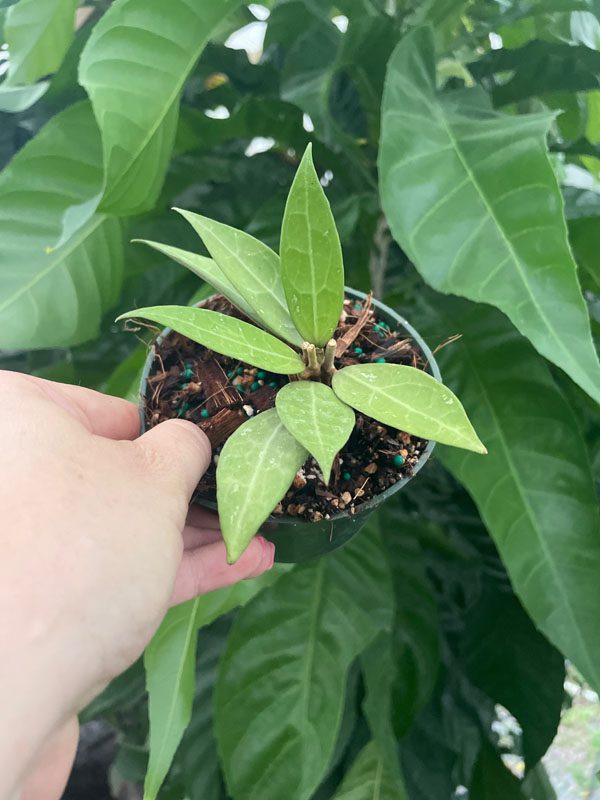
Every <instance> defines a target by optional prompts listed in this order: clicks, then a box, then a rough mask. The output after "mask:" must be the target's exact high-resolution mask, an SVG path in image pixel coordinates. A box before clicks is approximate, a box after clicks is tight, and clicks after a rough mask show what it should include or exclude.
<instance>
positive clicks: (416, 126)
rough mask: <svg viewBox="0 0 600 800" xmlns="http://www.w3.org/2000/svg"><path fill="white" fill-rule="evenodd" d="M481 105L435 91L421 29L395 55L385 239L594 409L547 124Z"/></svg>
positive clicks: (386, 145) (598, 370) (596, 388)
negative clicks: (554, 370) (499, 318)
mask: <svg viewBox="0 0 600 800" xmlns="http://www.w3.org/2000/svg"><path fill="white" fill-rule="evenodd" d="M469 96H470V95H469ZM477 97H478V95H476V96H475V98H474V99H471V100H468V101H467V100H466V99H465V94H464V93H461V92H459V93H449V94H437V93H436V90H435V69H434V50H433V42H432V35H431V32H430V31H429V30H428V29H420V30H417V31H415V32H413V33H411V34H409V35H408V36H406V37H405V38H404V39H403V40H402V42H401V43H400V44H399V45H398V47H397V48H396V51H395V53H394V55H393V57H392V59H391V61H390V64H389V67H388V75H387V81H386V90H385V93H384V99H383V119H382V144H381V150H380V162H379V167H380V176H381V194H382V200H383V206H384V209H385V212H386V215H387V218H388V220H389V224H390V228H391V230H392V233H393V235H394V237H395V239H396V240H397V241H398V243H399V244H400V245H401V247H402V248H403V250H405V252H406V253H407V254H408V255H409V257H410V259H411V260H412V261H413V262H414V264H415V265H416V267H417V269H418V270H419V271H420V272H421V274H422V275H423V277H424V278H425V279H426V280H427V281H428V282H429V283H430V284H431V285H432V286H434V287H435V288H436V289H439V290H440V291H442V292H446V293H453V294H460V295H464V296H465V297H468V298H469V299H471V300H477V301H481V302H485V303H490V304H492V305H495V306H498V308H500V309H501V310H502V311H504V313H505V314H506V315H507V316H508V317H509V318H510V319H511V320H512V321H513V322H514V324H515V325H516V326H517V328H518V329H519V330H520V331H521V332H522V333H523V334H524V335H525V336H527V337H528V338H529V339H530V340H531V342H532V343H533V344H534V346H535V347H536V348H537V350H538V351H539V352H540V353H542V355H544V356H546V357H547V358H548V359H550V360H551V361H553V362H554V363H555V364H557V365H558V366H560V367H561V368H562V369H564V370H565V372H566V373H567V374H568V375H570V377H571V378H573V380H574V381H575V382H576V383H578V384H579V385H580V386H581V387H582V388H583V389H584V390H585V391H586V392H588V393H589V394H590V396H591V397H593V398H594V399H596V400H600V367H599V365H598V359H597V357H596V353H595V351H594V348H593V346H592V341H591V336H590V329H589V320H588V317H587V312H586V308H585V303H584V301H583V297H582V295H581V290H580V288H579V284H578V281H577V276H576V271H575V264H574V262H573V258H572V256H571V253H570V250H569V247H568V243H567V238H566V228H565V223H564V219H563V214H562V202H561V197H560V193H559V190H558V186H557V183H556V178H555V176H554V173H553V170H552V168H551V166H550V163H549V161H548V157H547V154H546V150H545V134H546V128H547V126H548V123H549V119H550V118H549V117H547V116H540V115H528V116H511V117H509V116H501V115H496V114H493V113H491V112H489V113H486V112H485V109H483V110H482V109H481V107H480V108H479V109H478V110H477V109H475V106H474V103H475V100H477ZM424 175H427V176H429V177H428V179H427V180H424V179H423V176H424Z"/></svg>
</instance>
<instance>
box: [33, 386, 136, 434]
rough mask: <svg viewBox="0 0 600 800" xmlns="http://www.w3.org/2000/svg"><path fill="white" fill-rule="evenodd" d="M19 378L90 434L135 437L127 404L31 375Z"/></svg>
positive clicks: (133, 420) (130, 407)
mask: <svg viewBox="0 0 600 800" xmlns="http://www.w3.org/2000/svg"><path fill="white" fill-rule="evenodd" d="M20 378H23V379H25V380H26V381H28V382H29V383H30V384H31V385H32V386H34V387H35V388H36V390H37V391H40V392H42V393H43V394H44V395H45V396H46V397H47V398H48V399H50V400H52V402H53V403H55V404H56V405H58V406H60V407H61V408H63V409H64V410H65V411H67V412H68V413H69V414H71V416H73V417H75V419H77V420H78V421H79V422H80V423H81V424H82V425H83V426H84V427H85V428H87V430H88V431H90V433H94V434H96V435H97V436H104V437H105V438H107V439H135V437H136V436H137V435H138V434H139V431H140V419H139V416H138V410H137V408H136V406H134V405H133V403H129V402H128V401H127V400H122V399H121V398H119V397H110V396H109V395H106V394H101V393H100V392H95V391H93V389H85V388H84V387H83V386H69V385H68V384H64V383H54V382H53V381H47V380H44V379H43V378H34V377H32V376H31V375H23V376H20Z"/></svg>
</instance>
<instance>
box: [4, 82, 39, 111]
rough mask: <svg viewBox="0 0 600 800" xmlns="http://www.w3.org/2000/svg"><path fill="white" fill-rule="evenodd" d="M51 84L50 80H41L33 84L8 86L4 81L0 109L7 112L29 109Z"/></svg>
mask: <svg viewBox="0 0 600 800" xmlns="http://www.w3.org/2000/svg"><path fill="white" fill-rule="evenodd" d="M49 86H50V82H49V81H40V82H39V83H34V84H33V85H32V86H8V85H7V84H6V82H4V83H3V84H2V85H0V111H3V112H4V113H7V114H19V113H20V112H21V111H27V109H28V108H31V106H32V105H34V103H37V101H38V100H39V99H40V97H42V96H43V95H45V94H46V91H47V90H48V87H49Z"/></svg>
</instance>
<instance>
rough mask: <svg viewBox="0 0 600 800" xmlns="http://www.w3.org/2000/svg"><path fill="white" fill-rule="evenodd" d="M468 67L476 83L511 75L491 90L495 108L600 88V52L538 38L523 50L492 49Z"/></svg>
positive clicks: (520, 48) (521, 48)
mask: <svg viewBox="0 0 600 800" xmlns="http://www.w3.org/2000/svg"><path fill="white" fill-rule="evenodd" d="M468 68H469V70H470V72H471V74H472V75H473V76H474V77H475V78H476V79H477V80H482V79H484V78H493V77H494V76H495V75H496V74H497V73H511V77H510V79H509V80H508V81H504V82H501V83H497V82H495V85H494V88H493V89H492V99H493V101H494V105H495V106H504V105H508V104H509V103H517V102H520V101H521V100H526V99H528V98H530V97H535V96H536V95H542V96H543V95H545V94H549V93H550V92H570V93H575V92H578V91H589V90H591V89H599V88H600V53H599V52H597V51H596V50H592V49H590V48H589V47H584V46H583V45H576V46H573V45H568V44H560V43H558V42H544V41H541V40H538V39H535V40H534V41H531V42H528V43H527V44H526V45H525V46H524V47H516V48H510V49H508V48H501V49H499V50H489V51H488V52H487V53H486V54H485V55H484V56H483V57H482V58H481V59H479V61H474V62H473V63H471V64H469V65H468Z"/></svg>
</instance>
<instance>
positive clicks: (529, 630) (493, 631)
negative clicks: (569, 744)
mask: <svg viewBox="0 0 600 800" xmlns="http://www.w3.org/2000/svg"><path fill="white" fill-rule="evenodd" d="M464 653H465V662H466V666H465V669H466V672H467V674H468V675H469V677H470V679H471V680H472V681H473V683H474V684H475V685H476V686H477V687H479V688H480V689H482V690H483V691H484V692H485V693H486V694H487V695H488V696H489V697H491V698H493V699H494V700H495V701H496V702H497V703H500V704H501V705H503V706H504V707H505V708H507V709H508V710H509V711H510V713H511V714H512V715H513V716H514V717H516V719H517V720H518V722H519V724H520V726H521V729H522V731H523V739H522V741H523V755H524V757H525V763H526V765H527V769H528V770H529V769H531V768H532V767H533V766H535V764H536V763H537V762H538V761H539V760H540V759H541V757H542V756H543V755H544V753H545V752H546V750H547V749H548V747H549V746H550V744H551V743H552V740H553V739H554V737H555V736H556V731H557V729H558V724H559V722H560V712H561V709H562V702H563V696H564V689H563V684H564V677H565V665H564V658H563V657H562V656H561V654H560V653H559V652H558V650H556V649H555V648H554V647H552V645H551V644H550V643H549V642H548V641H547V639H546V638H545V637H544V636H542V634H541V633H539V632H538V631H537V630H536V628H535V626H534V624H533V623H532V622H531V620H530V619H529V617H528V616H527V614H526V612H525V611H524V610H523V608H522V606H521V604H520V603H519V601H518V600H517V598H516V597H514V595H512V594H509V593H508V592H500V591H498V590H494V589H492V587H491V583H488V584H487V585H486V586H484V587H483V598H482V599H481V600H480V601H479V602H478V603H477V604H476V605H475V606H474V607H473V608H472V609H471V610H470V611H469V613H468V614H467V616H466V618H465V644H464ZM540 664H543V665H544V669H543V679H542V676H541V675H540Z"/></svg>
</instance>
